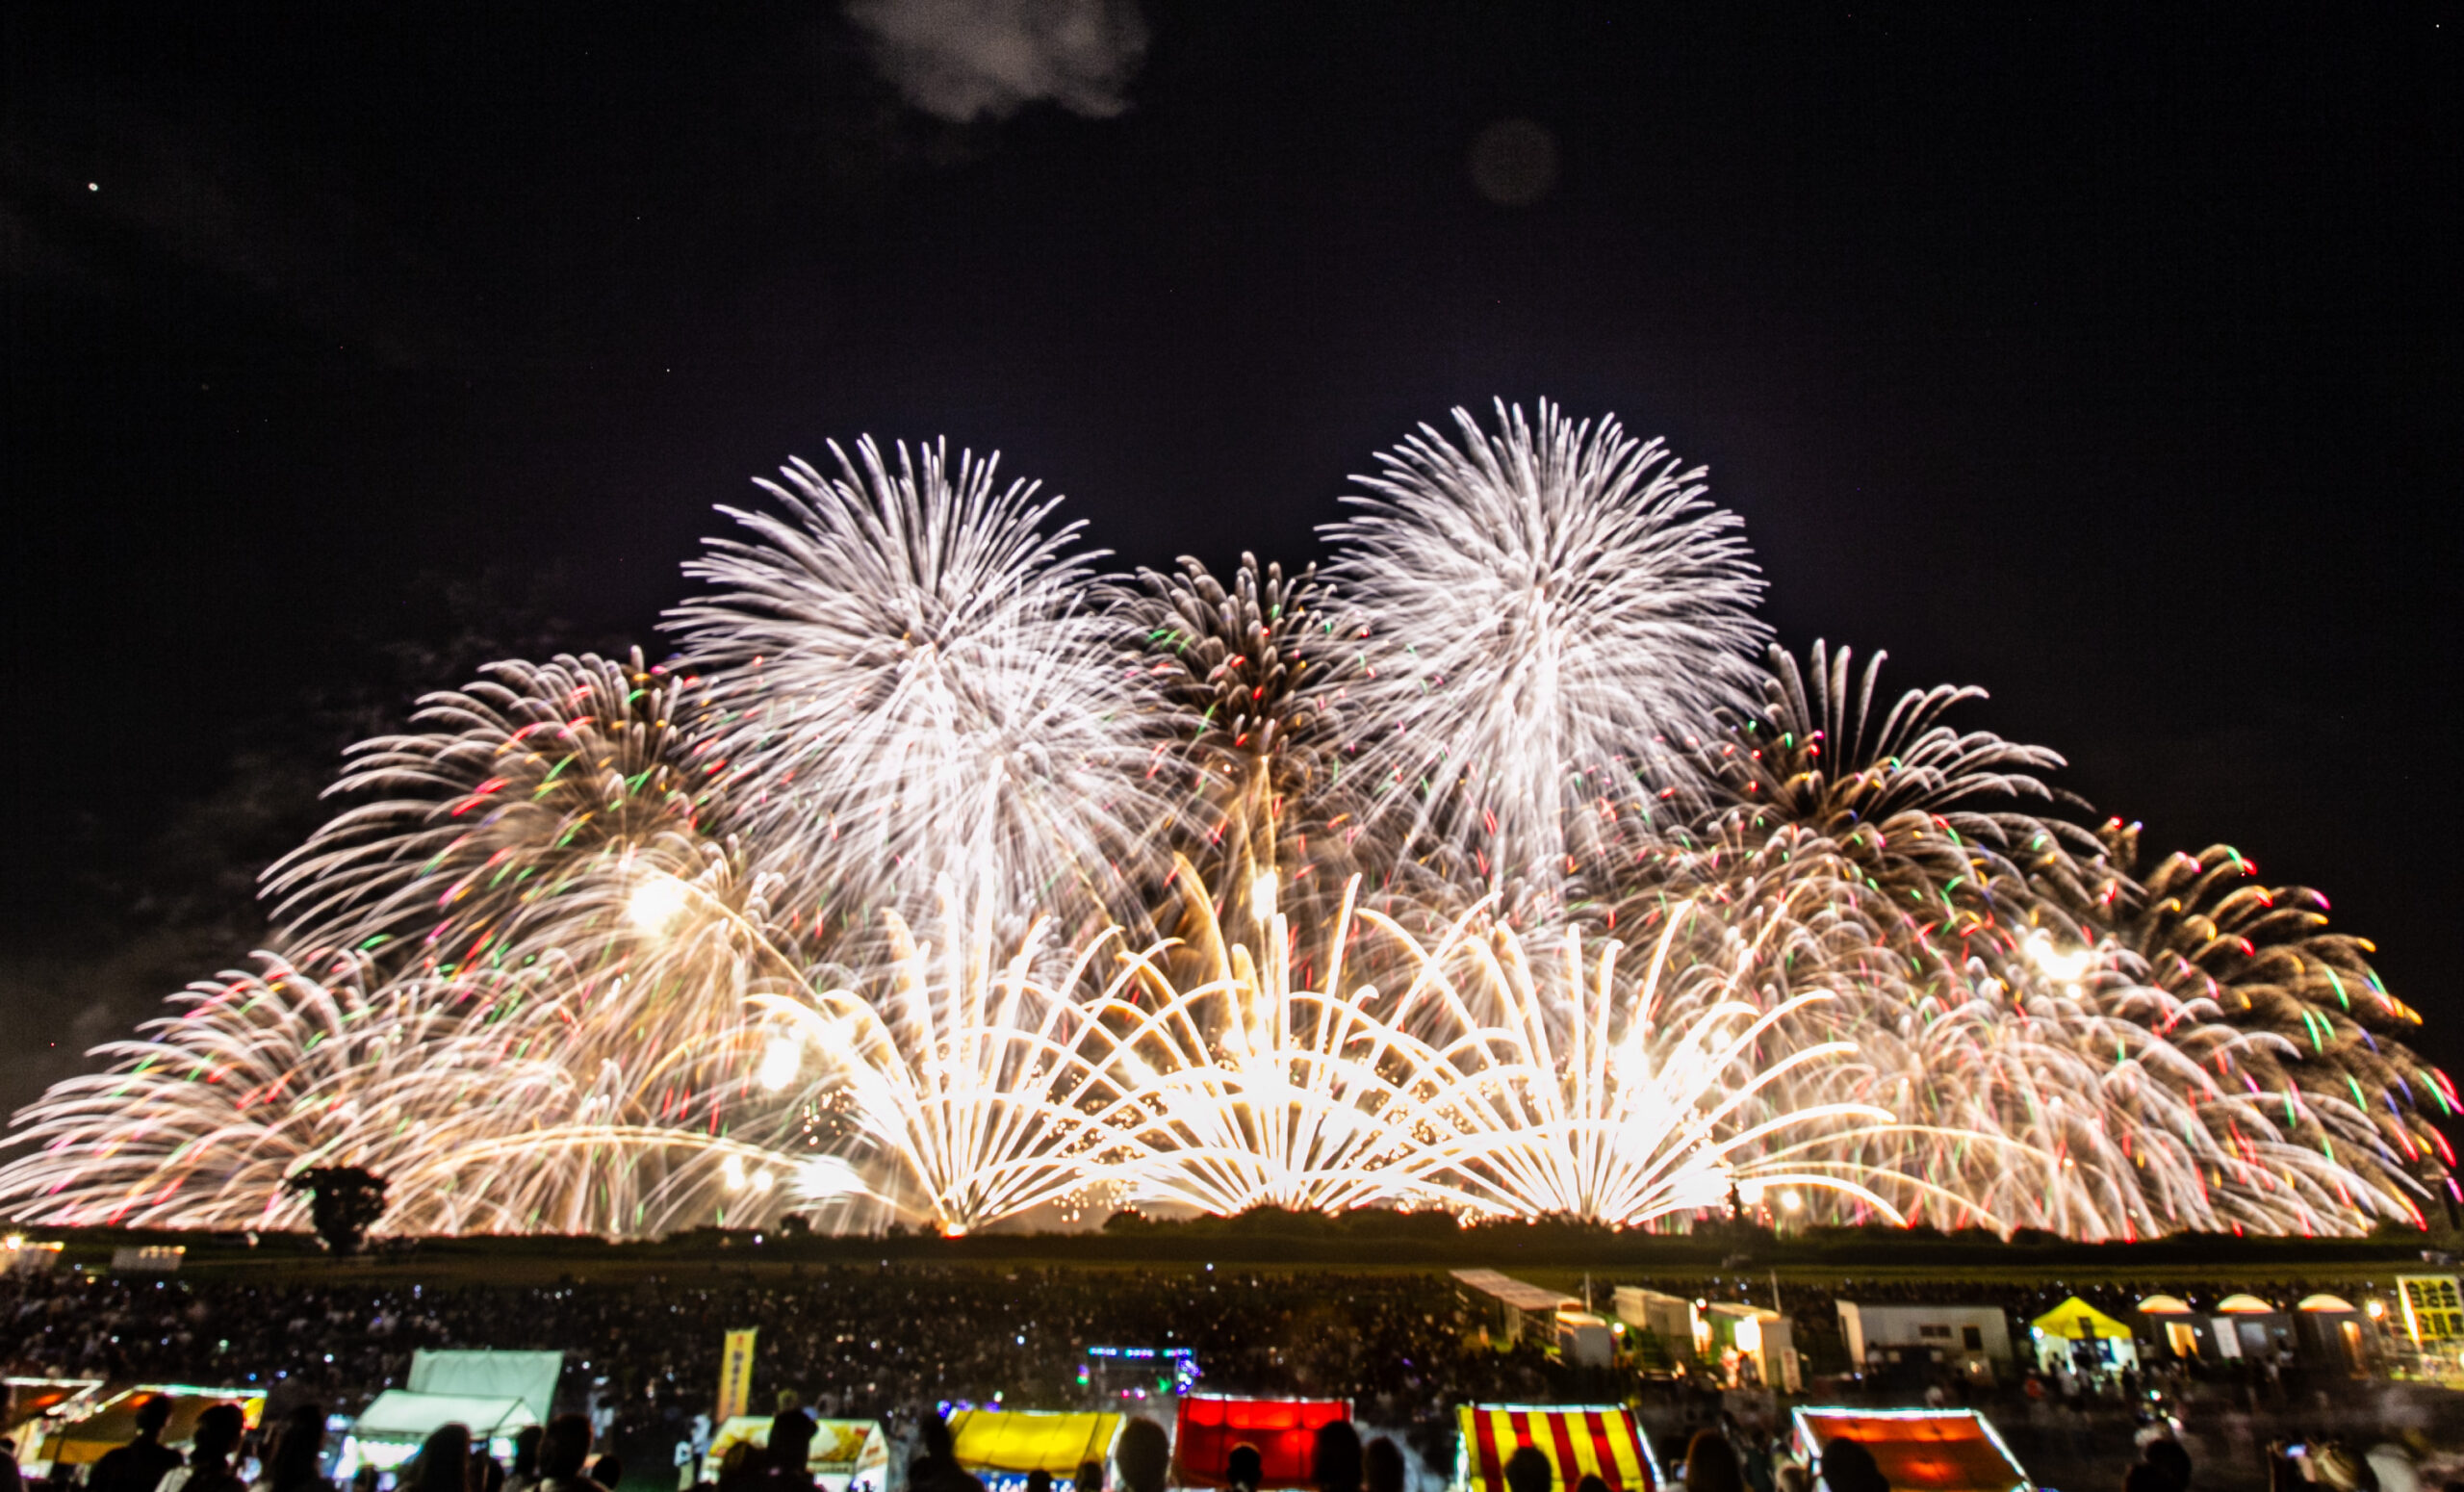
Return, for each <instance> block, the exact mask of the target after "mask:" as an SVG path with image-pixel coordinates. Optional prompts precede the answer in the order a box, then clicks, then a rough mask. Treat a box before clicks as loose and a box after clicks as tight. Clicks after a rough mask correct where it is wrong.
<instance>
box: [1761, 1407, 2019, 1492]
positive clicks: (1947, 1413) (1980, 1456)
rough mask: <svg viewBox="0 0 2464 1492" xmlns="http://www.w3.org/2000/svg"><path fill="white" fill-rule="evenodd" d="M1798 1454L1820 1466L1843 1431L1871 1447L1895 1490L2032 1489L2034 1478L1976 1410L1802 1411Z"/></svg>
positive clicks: (2013, 1491) (1797, 1413)
mask: <svg viewBox="0 0 2464 1492" xmlns="http://www.w3.org/2000/svg"><path fill="white" fill-rule="evenodd" d="M1795 1417H1796V1422H1797V1434H1796V1440H1797V1446H1796V1449H1797V1451H1798V1453H1801V1454H1803V1455H1805V1456H1806V1457H1807V1458H1808V1459H1809V1460H1810V1461H1812V1462H1813V1467H1814V1472H1815V1474H1816V1475H1817V1476H1819V1475H1820V1474H1821V1471H1822V1449H1823V1447H1824V1446H1826V1445H1829V1444H1830V1443H1831V1442H1832V1441H1833V1440H1835V1439H1839V1438H1841V1437H1843V1436H1844V1437H1845V1438H1847V1439H1850V1440H1854V1441H1856V1442H1857V1443H1858V1444H1860V1445H1861V1446H1863V1447H1864V1448H1865V1449H1866V1450H1867V1451H1870V1452H1872V1453H1873V1456H1874V1464H1875V1465H1876V1466H1878V1467H1880V1468H1882V1474H1883V1475H1884V1476H1885V1477H1886V1478H1888V1479H1890V1485H1891V1492H2033V1488H2034V1486H2035V1483H2033V1482H2031V1481H2030V1480H2029V1479H2028V1474H2027V1473H2026V1472H2025V1471H2024V1470H2022V1469H2020V1466H2019V1459H2018V1457H2017V1456H2015V1455H2013V1454H2012V1453H2011V1448H2010V1447H2008V1446H2006V1445H2004V1444H2003V1443H2002V1437H2001V1436H2000V1435H1998V1434H1996V1433H1995V1432H1994V1429H1993V1426H1992V1424H1991V1422H1989V1421H1988V1420H1987V1419H1986V1418H1985V1416H1984V1415H1981V1414H1979V1413H1977V1412H1976V1411H1975V1410H1973V1409H1798V1410H1796V1411H1795Z"/></svg>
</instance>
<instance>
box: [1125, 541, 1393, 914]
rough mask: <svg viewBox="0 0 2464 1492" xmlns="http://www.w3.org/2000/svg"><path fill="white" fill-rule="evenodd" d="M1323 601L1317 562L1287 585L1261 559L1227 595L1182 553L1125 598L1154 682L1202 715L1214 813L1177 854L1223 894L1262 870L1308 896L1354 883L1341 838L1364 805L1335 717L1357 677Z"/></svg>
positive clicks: (1201, 753) (1201, 761)
mask: <svg viewBox="0 0 2464 1492" xmlns="http://www.w3.org/2000/svg"><path fill="white" fill-rule="evenodd" d="M1328 603H1329V596H1328V593H1327V591H1326V588H1325V587H1324V586H1323V585H1322V584H1321V583H1319V581H1318V579H1317V573H1316V568H1315V567H1314V566H1313V567H1311V568H1310V569H1308V570H1304V571H1302V572H1301V573H1300V574H1299V575H1297V576H1294V577H1291V578H1289V579H1287V578H1286V577H1285V576H1284V574H1283V569H1282V567H1281V566H1279V565H1271V564H1270V565H1265V566H1261V565H1260V564H1259V563H1258V561H1257V557H1256V556H1255V555H1252V554H1244V555H1242V556H1241V567H1240V569H1239V570H1237V571H1236V572H1234V574H1233V577H1232V584H1231V585H1230V586H1229V587H1228V588H1227V587H1226V586H1225V585H1224V584H1223V582H1221V581H1219V580H1218V579H1216V578H1215V577H1214V576H1213V575H1212V574H1210V573H1209V572H1208V571H1207V569H1206V567H1205V566H1204V565H1202V564H1200V563H1199V562H1198V561H1196V560H1194V559H1189V558H1184V559H1183V560H1182V561H1181V568H1180V571H1179V573H1177V574H1174V575H1170V576H1164V575H1158V574H1156V573H1155V572H1153V571H1141V572H1140V573H1139V586H1138V588H1136V589H1134V590H1131V589H1126V588H1125V589H1124V590H1123V592H1122V594H1121V596H1120V597H1119V599H1118V601H1117V605H1119V607H1120V609H1121V611H1122V612H1123V614H1124V615H1126V616H1127V617H1128V618H1130V619H1131V622H1132V623H1133V625H1134V628H1135V630H1137V632H1138V633H1139V634H1140V638H1139V640H1140V643H1141V645H1142V647H1143V648H1144V650H1145V652H1146V654H1147V656H1148V657H1149V658H1151V659H1152V660H1153V664H1152V677H1154V678H1155V679H1156V680H1157V681H1158V682H1159V683H1160V684H1161V686H1162V688H1163V689H1164V691H1165V692H1166V694H1167V695H1168V697H1170V698H1173V699H1176V700H1178V701H1179V702H1180V704H1181V706H1182V707H1183V708H1184V709H1185V710H1187V711H1188V712H1189V713H1190V714H1191V715H1192V716H1193V717H1194V722H1195V734H1194V738H1193V740H1192V741H1191V743H1190V746H1191V752H1190V766H1191V770H1192V771H1193V773H1194V774H1195V776H1196V778H1197V781H1198V788H1197V795H1198V797H1199V798H1200V799H1201V801H1203V802H1204V803H1205V804H1206V805H1207V816H1205V817H1202V818H1200V819H1199V820H1198V821H1197V822H1195V823H1193V825H1192V828H1193V830H1195V831H1198V832H1195V833H1192V834H1189V835H1186V836H1184V838H1185V840H1186V841H1187V842H1186V843H1184V844H1183V846H1182V847H1181V848H1182V851H1183V853H1185V854H1186V855H1188V856H1189V857H1190V858H1191V859H1192V861H1193V862H1194V863H1195V864H1196V865H1197V866H1198V867H1199V870H1200V873H1201V874H1202V875H1203V877H1204V878H1205V881H1206V884H1207V885H1209V886H1210V887H1214V888H1215V892H1216V894H1217V896H1218V897H1230V896H1233V895H1237V894H1238V893H1239V892H1240V890H1241V889H1242V888H1243V887H1246V886H1247V885H1248V884H1249V882H1250V881H1251V880H1252V879H1254V878H1255V877H1256V876H1258V875H1261V874H1268V875H1275V876H1278V877H1279V878H1281V879H1283V880H1284V882H1285V884H1286V886H1287V888H1288V889H1287V898H1288V899H1290V898H1297V899H1304V900H1305V899H1309V898H1310V897H1311V896H1312V894H1313V893H1315V894H1318V895H1332V894H1335V892H1336V891H1337V889H1338V888H1339V887H1342V886H1343V885H1344V884H1345V883H1346V881H1347V879H1348V876H1347V874H1346V873H1345V863H1346V859H1347V857H1346V855H1345V844H1344V839H1343V835H1342V831H1343V829H1344V828H1345V826H1346V824H1347V822H1349V821H1350V820H1351V818H1352V817H1353V810H1354V809H1356V808H1357V807H1358V805H1354V804H1350V803H1348V802H1347V799H1346V797H1345V795H1344V794H1343V793H1341V792H1339V791H1337V789H1336V786H1335V779H1336V777H1337V755H1336V754H1337V748H1338V747H1339V746H1340V745H1341V737H1340V736H1339V734H1338V733H1337V731H1336V729H1335V723H1334V721H1333V720H1332V719H1331V718H1330V713H1331V708H1332V705H1333V702H1334V698H1335V696H1336V694H1337V692H1338V691H1339V690H1340V689H1341V688H1342V687H1343V685H1344V684H1345V683H1346V682H1347V674H1346V670H1345V668H1344V661H1345V658H1344V653H1343V642H1342V639H1341V638H1339V637H1338V636H1336V635H1335V625H1334V622H1333V620H1332V617H1331V613H1330V611H1329V606H1328Z"/></svg>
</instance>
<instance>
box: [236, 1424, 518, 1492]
mask: <svg viewBox="0 0 2464 1492" xmlns="http://www.w3.org/2000/svg"><path fill="white" fill-rule="evenodd" d="M290 1442H291V1437H290V1434H289V1432H288V1431H286V1432H285V1433H284V1436H283V1445H282V1447H281V1448H278V1449H277V1450H276V1451H275V1452H274V1459H276V1460H277V1461H279V1460H281V1459H282V1458H283V1454H282V1453H283V1451H284V1450H287V1449H289V1447H290ZM412 1472H413V1476H412V1478H411V1479H410V1481H409V1485H410V1487H411V1488H412V1489H414V1492H462V1489H463V1487H464V1486H465V1485H467V1484H468V1483H469V1481H470V1478H471V1427H470V1426H468V1425H440V1426H438V1427H437V1428H435V1429H434V1430H433V1431H431V1432H430V1433H429V1435H428V1437H427V1439H425V1440H424V1441H422V1442H421V1443H420V1458H419V1463H418V1464H417V1465H416V1466H414V1467H413V1468H412Z"/></svg>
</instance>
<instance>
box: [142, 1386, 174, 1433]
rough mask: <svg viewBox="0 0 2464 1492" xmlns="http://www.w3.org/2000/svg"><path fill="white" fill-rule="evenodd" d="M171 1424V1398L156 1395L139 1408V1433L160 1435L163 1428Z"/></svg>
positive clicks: (164, 1395)
mask: <svg viewBox="0 0 2464 1492" xmlns="http://www.w3.org/2000/svg"><path fill="white" fill-rule="evenodd" d="M170 1423H171V1396H170V1395H168V1394H156V1395H155V1396H154V1397H152V1398H151V1399H148V1400H146V1401H145V1402H143V1403H141V1404H139V1405H138V1406H137V1432H138V1433H139V1434H141V1435H159V1434H161V1433H163V1427H164V1426H166V1425H168V1424H170Z"/></svg>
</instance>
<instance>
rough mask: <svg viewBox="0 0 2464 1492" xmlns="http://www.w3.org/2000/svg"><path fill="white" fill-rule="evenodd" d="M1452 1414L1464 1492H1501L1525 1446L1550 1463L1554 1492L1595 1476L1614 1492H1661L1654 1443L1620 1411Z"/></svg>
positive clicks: (1514, 1408)
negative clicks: (1459, 1438) (1458, 1431)
mask: <svg viewBox="0 0 2464 1492" xmlns="http://www.w3.org/2000/svg"><path fill="white" fill-rule="evenodd" d="M1455 1412H1456V1414H1458V1415H1459V1416H1460V1417H1461V1420H1462V1425H1461V1428H1462V1431H1463V1443H1462V1450H1461V1457H1462V1472H1461V1476H1460V1477H1459V1478H1458V1480H1459V1481H1460V1482H1461V1483H1462V1485H1463V1486H1464V1487H1465V1488H1466V1492H1504V1488H1505V1463H1506V1458H1507V1457H1508V1456H1510V1455H1512V1454H1514V1453H1515V1448H1516V1447H1518V1446H1538V1447H1539V1448H1540V1450H1541V1452H1542V1453H1543V1454H1545V1455H1547V1456H1548V1457H1549V1464H1550V1466H1552V1467H1553V1468H1554V1469H1555V1472H1556V1479H1555V1480H1554V1481H1553V1483H1552V1485H1553V1487H1554V1488H1555V1489H1556V1492H1565V1489H1566V1488H1569V1487H1572V1486H1573V1485H1574V1484H1575V1483H1576V1482H1578V1481H1580V1480H1581V1479H1583V1478H1584V1477H1586V1476H1590V1475H1595V1474H1596V1475H1598V1477H1599V1478H1600V1479H1601V1480H1603V1481H1605V1482H1607V1483H1608V1486H1609V1489H1610V1492H1658V1487H1659V1484H1660V1480H1659V1467H1658V1466H1657V1465H1656V1464H1655V1462H1654V1461H1653V1459H1652V1452H1651V1446H1650V1443H1649V1442H1647V1441H1646V1440H1645V1439H1644V1438H1643V1428H1642V1427H1641V1426H1640V1425H1637V1424H1635V1423H1634V1414H1633V1411H1632V1410H1630V1409H1628V1408H1625V1407H1624V1406H1622V1405H1618V1404H1547V1405H1541V1404H1465V1405H1464V1406H1463V1407H1462V1408H1460V1409H1458V1410H1456V1411H1455Z"/></svg>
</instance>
